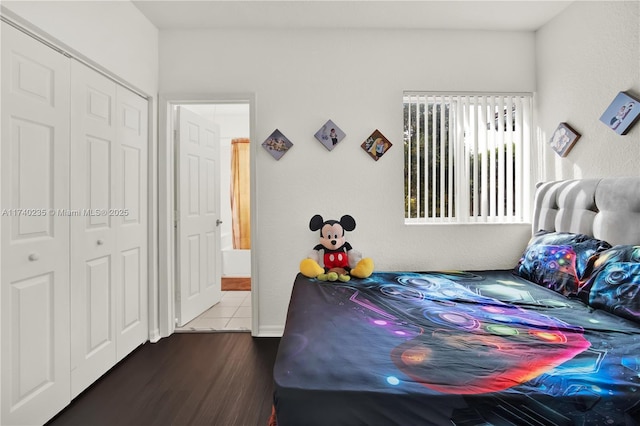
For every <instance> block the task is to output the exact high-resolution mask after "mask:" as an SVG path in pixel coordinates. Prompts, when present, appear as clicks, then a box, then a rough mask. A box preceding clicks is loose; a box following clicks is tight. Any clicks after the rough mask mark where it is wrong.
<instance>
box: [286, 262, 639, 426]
mask: <svg viewBox="0 0 640 426" xmlns="http://www.w3.org/2000/svg"><path fill="white" fill-rule="evenodd" d="M274 379H275V386H276V390H275V394H274V405H275V407H276V414H277V420H278V424H279V426H287V425H301V424H304V425H316V424H317V425H372V426H373V425H394V424H397V425H429V424H434V425H451V424H455V425H465V426H466V425H483V424H493V425H503V424H504V425H509V424H514V425H524V424H535V425H545V424H548V425H586V424H590V425H591V424H592V425H635V424H639V423H640V327H639V326H638V324H637V323H634V322H631V321H628V320H626V319H623V318H620V317H617V316H614V315H612V314H610V313H607V312H604V311H601V310H596V309H593V308H590V307H588V306H586V305H585V304H584V303H583V302H581V301H580V300H577V299H569V298H567V297H565V296H562V295H560V294H557V293H555V292H553V291H552V290H549V289H547V288H544V287H542V286H538V285H535V284H533V283H531V282H529V281H526V280H524V279H522V278H520V277H518V276H515V275H513V274H512V273H511V272H510V271H481V272H425V273H413V272H412V273H403V272H387V273H374V274H373V275H372V276H371V277H370V278H368V279H363V280H355V279H354V280H352V281H351V282H349V283H339V284H336V283H326V282H320V281H317V280H314V279H308V278H305V277H304V276H302V275H298V276H297V278H296V281H295V283H294V288H293V292H292V295H291V302H290V305H289V312H288V316H287V322H286V326H285V332H284V335H283V337H282V339H281V342H280V348H279V352H278V357H277V360H276V364H275V367H274Z"/></svg>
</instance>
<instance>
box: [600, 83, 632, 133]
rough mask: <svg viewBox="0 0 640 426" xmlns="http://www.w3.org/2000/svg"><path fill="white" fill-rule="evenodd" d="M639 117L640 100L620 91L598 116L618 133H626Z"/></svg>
mask: <svg viewBox="0 0 640 426" xmlns="http://www.w3.org/2000/svg"><path fill="white" fill-rule="evenodd" d="M639 117H640V100H638V99H636V98H635V97H632V96H631V95H629V94H628V93H625V92H620V93H618V94H617V95H616V97H615V98H614V99H613V101H612V102H611V104H610V105H609V106H608V107H607V109H606V110H605V111H604V113H603V114H602V116H601V117H600V121H602V122H603V123H604V124H606V125H607V126H608V127H609V128H610V129H611V130H613V131H614V132H616V133H617V134H619V135H626V134H627V133H628V132H629V130H631V127H633V125H634V124H635V123H636V122H637V121H638V118H639Z"/></svg>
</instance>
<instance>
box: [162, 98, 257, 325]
mask: <svg viewBox="0 0 640 426" xmlns="http://www.w3.org/2000/svg"><path fill="white" fill-rule="evenodd" d="M180 110H182V113H183V114H184V113H185V112H186V111H184V110H187V112H188V113H189V114H191V113H193V114H195V115H197V116H199V117H201V118H202V119H204V120H205V121H206V122H210V123H213V124H214V125H215V128H216V131H217V135H216V136H217V137H216V144H217V145H218V148H219V151H218V154H219V157H218V159H219V160H218V166H217V172H219V174H218V178H217V184H216V192H218V193H219V213H218V219H217V223H218V226H217V232H218V238H219V249H220V251H221V263H220V265H219V266H218V267H219V269H220V270H219V275H220V284H221V297H220V299H219V301H214V302H213V305H212V306H209V307H207V308H206V309H205V310H204V311H203V312H202V313H201V314H199V315H198V316H197V317H195V318H194V319H192V320H190V321H189V322H187V323H184V324H177V326H176V329H175V331H176V332H194V331H196V332H206V331H251V324H252V308H251V243H250V241H251V238H250V232H251V225H250V223H251V217H250V182H249V181H250V157H249V156H250V143H249V135H250V104H249V103H248V102H240V101H235V102H215V103H214V102H211V103H188V104H176V105H175V109H174V113H175V117H174V118H173V120H172V121H173V122H174V123H178V116H179V114H180ZM176 126H178V124H176ZM178 143H180V142H178ZM176 157H178V154H176ZM176 176H179V173H178V172H177V173H176ZM177 185H178V184H177ZM178 210H179V209H176V211H178ZM176 241H177V242H179V238H176ZM209 261H212V260H209ZM179 279H180V278H179V277H177V282H176V287H177V289H176V290H177V291H176V296H177V297H180V296H178V295H179V294H180V293H179V291H178V287H180V286H181V285H182V284H183V283H181V282H179ZM179 303H180V302H179V300H176V304H177V305H178V304H179Z"/></svg>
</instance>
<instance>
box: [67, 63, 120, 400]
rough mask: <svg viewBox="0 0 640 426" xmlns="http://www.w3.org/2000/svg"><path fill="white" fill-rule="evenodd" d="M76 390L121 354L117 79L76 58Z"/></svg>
mask: <svg viewBox="0 0 640 426" xmlns="http://www.w3.org/2000/svg"><path fill="white" fill-rule="evenodd" d="M71 80H72V104H71V168H70V170H71V209H72V211H73V212H74V213H77V216H72V217H71V335H72V341H71V342H72V346H71V395H72V397H75V396H76V395H77V394H79V393H80V392H81V391H82V390H84V389H85V388H86V387H87V386H88V385H90V384H91V383H93V382H94V381H95V380H96V379H98V378H99V377H100V376H101V375H102V374H104V373H105V372H106V371H107V370H108V369H109V368H110V367H112V366H113V365H114V364H115V359H116V339H115V337H116V335H115V304H116V303H117V301H116V291H115V288H114V287H115V281H116V279H117V273H116V267H117V266H116V263H117V259H116V255H115V254H116V239H117V232H116V228H115V223H114V218H113V216H111V215H110V214H109V213H110V210H111V209H113V208H114V207H115V206H114V200H115V199H116V191H117V188H116V186H115V182H114V177H115V173H116V165H115V162H116V161H117V160H116V154H117V149H118V146H117V140H116V130H115V106H116V84H115V83H113V82H112V81H111V80H109V79H107V78H106V77H104V76H102V75H100V74H98V73H97V72H95V71H93V70H91V69H89V68H87V67H85V66H84V65H82V64H80V63H78V62H76V61H72V62H71Z"/></svg>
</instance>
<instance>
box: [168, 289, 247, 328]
mask: <svg viewBox="0 0 640 426" xmlns="http://www.w3.org/2000/svg"><path fill="white" fill-rule="evenodd" d="M219 331H224V332H229V331H251V292H250V291H223V292H222V299H221V300H220V303H216V304H215V305H214V306H212V307H211V308H209V309H208V310H206V311H205V312H203V313H202V314H201V315H200V316H198V317H197V318H194V319H193V320H192V321H190V322H188V323H187V324H185V325H184V326H183V327H179V328H176V333H202V332H219Z"/></svg>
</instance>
